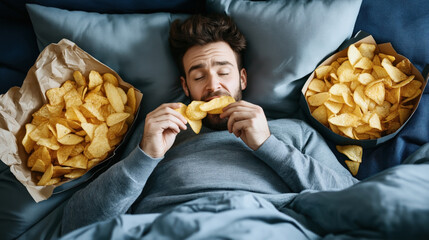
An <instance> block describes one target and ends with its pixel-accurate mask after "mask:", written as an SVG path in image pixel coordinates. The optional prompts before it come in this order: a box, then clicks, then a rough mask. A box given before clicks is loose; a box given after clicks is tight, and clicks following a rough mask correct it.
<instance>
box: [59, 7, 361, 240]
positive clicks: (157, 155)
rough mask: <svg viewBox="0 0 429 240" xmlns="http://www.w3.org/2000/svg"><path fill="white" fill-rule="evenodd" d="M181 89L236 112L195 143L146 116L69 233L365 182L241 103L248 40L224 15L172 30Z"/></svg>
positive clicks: (69, 210) (91, 189) (72, 207)
mask: <svg viewBox="0 0 429 240" xmlns="http://www.w3.org/2000/svg"><path fill="white" fill-rule="evenodd" d="M170 45H171V48H172V53H173V56H174V57H175V59H176V60H177V62H178V64H179V69H180V72H181V77H180V80H181V85H182V88H183V90H184V92H185V94H186V95H187V96H188V97H189V98H190V99H191V100H203V101H209V100H210V99H213V98H216V97H219V96H223V95H229V96H233V97H234V98H235V99H236V100H237V102H235V103H232V104H230V105H229V106H227V107H225V108H224V109H223V113H222V114H220V115H210V114H209V115H208V116H207V117H206V118H205V119H204V127H203V129H202V130H201V132H200V134H198V135H196V134H195V133H193V132H192V131H191V130H190V129H188V128H187V126H186V124H187V122H186V119H185V118H184V117H183V116H182V115H181V114H180V113H178V112H177V111H175V109H177V108H179V106H180V104H179V103H166V104H163V105H161V106H159V107H158V108H157V109H155V110H154V111H153V112H151V113H149V114H147V116H146V120H145V125H144V132H143V137H142V140H141V142H140V144H139V146H136V148H135V149H134V150H133V151H132V152H131V153H130V154H129V156H127V157H126V158H124V159H123V160H122V161H120V162H118V163H117V164H115V165H114V166H112V167H111V168H110V169H108V170H107V171H106V172H104V173H103V174H102V175H100V176H99V177H98V178H97V179H95V180H94V181H93V182H92V183H90V184H89V185H88V186H87V187H86V188H84V189H82V190H81V191H79V192H77V193H76V194H74V196H73V197H72V198H71V199H70V201H69V202H68V204H67V206H66V208H65V212H64V218H63V223H62V224H63V225H62V230H63V233H67V232H69V231H71V230H73V229H76V228H78V227H82V226H85V225H89V224H91V223H94V222H98V221H103V220H108V219H112V218H114V217H117V216H119V215H121V214H124V213H132V214H143V213H161V212H164V211H166V210H168V209H171V208H173V207H175V206H178V205H179V204H182V203H185V202H188V201H191V200H194V199H199V198H203V197H212V196H219V195H222V196H223V194H227V193H231V192H232V193H251V194H254V195H257V196H262V197H263V198H265V199H267V200H268V201H270V202H272V203H273V204H274V205H276V199H277V197H278V196H279V195H281V194H284V193H298V192H301V191H303V190H306V189H314V190H327V189H332V190H333V189H343V188H345V187H348V186H351V185H353V184H354V183H356V182H357V180H356V179H354V178H353V177H352V176H351V175H350V173H348V171H346V170H345V169H344V168H343V167H342V166H341V165H340V164H339V163H338V161H337V160H336V158H335V156H334V155H333V153H332V152H331V151H330V150H329V148H328V147H327V145H326V144H325V143H324V141H323V139H322V138H321V137H320V136H319V135H318V134H317V133H316V132H315V131H314V130H313V129H311V128H310V127H308V126H307V125H306V124H305V123H303V122H301V121H298V120H286V119H283V120H275V121H269V123H268V121H267V119H266V117H265V115H264V112H263V110H262V108H261V107H259V106H257V105H254V104H252V103H249V102H246V101H243V100H241V91H242V90H243V89H245V88H246V86H247V75H246V70H245V69H244V68H243V67H242V61H241V54H242V51H243V50H244V48H245V39H244V37H243V35H242V34H241V33H240V32H239V31H238V29H237V27H236V25H235V24H234V23H233V22H232V20H231V19H230V18H229V17H227V16H224V15H210V16H201V15H196V16H192V17H191V18H189V19H187V20H186V21H184V22H183V23H181V22H178V21H176V22H174V23H173V24H172V26H171V30H170Z"/></svg>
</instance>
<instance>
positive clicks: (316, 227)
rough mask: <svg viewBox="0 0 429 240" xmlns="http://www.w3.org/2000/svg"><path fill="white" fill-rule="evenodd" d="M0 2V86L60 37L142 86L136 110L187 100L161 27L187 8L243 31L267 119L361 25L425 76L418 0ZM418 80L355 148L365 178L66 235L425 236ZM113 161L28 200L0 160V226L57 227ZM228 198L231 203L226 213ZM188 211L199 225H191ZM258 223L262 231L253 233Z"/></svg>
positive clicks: (11, 235) (33, 233)
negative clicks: (400, 117)
mask: <svg viewBox="0 0 429 240" xmlns="http://www.w3.org/2000/svg"><path fill="white" fill-rule="evenodd" d="M26 3H32V4H31V5H26ZM0 9H1V10H0V13H1V17H0V22H1V24H0V30H1V33H2V38H1V39H0V43H1V44H0V47H1V52H2V54H0V80H1V83H0V93H1V94H7V92H8V90H9V89H10V88H12V87H14V86H18V87H19V86H21V84H22V82H23V80H24V79H25V76H26V74H27V72H28V70H29V68H30V67H31V66H32V65H33V64H34V62H35V61H36V59H37V56H38V54H39V53H40V51H41V50H43V49H44V47H46V46H47V45H48V44H50V43H56V42H58V41H59V40H61V39H62V38H67V39H70V40H72V41H74V42H75V43H76V44H78V45H79V46H80V47H81V48H82V49H84V50H85V51H87V52H88V53H90V54H91V55H92V56H94V57H96V58H97V59H99V60H100V61H101V62H103V63H105V64H106V65H108V66H109V67H111V68H112V69H113V70H115V71H116V72H117V73H118V74H119V75H121V76H122V77H123V79H124V80H126V81H128V82H130V83H132V84H133V85H134V86H135V87H137V88H138V89H139V90H141V91H142V92H143V94H144V97H143V102H144V104H143V105H144V106H143V107H142V108H141V109H140V115H139V119H140V120H142V119H143V118H144V115H145V114H146V113H148V112H149V111H151V110H152V109H154V108H155V107H156V106H158V105H159V104H160V103H162V102H169V101H185V98H184V95H183V94H182V93H181V90H180V86H179V84H178V81H172V79H178V78H177V75H178V72H177V70H176V69H175V66H174V63H173V61H172V59H170V57H169V53H168V45H167V37H168V26H169V23H170V22H171V21H172V20H174V19H177V18H185V17H186V16H188V15H189V14H193V13H202V12H224V13H226V14H228V15H231V16H232V17H233V19H234V20H235V21H236V23H237V25H238V26H239V28H240V29H241V31H242V32H243V33H244V35H245V36H246V37H247V39H248V51H247V52H246V55H245V66H246V68H247V69H248V74H249V81H253V82H254V83H253V85H249V86H252V87H250V88H249V89H247V90H246V92H245V93H244V94H245V95H244V98H245V99H247V100H249V101H251V102H254V103H257V104H259V105H261V106H262V107H263V108H264V111H265V113H266V115H267V117H269V118H273V119H277V118H298V119H303V120H304V121H308V119H306V117H305V115H304V114H303V113H302V109H300V108H299V105H298V104H297V102H298V101H299V97H300V95H299V94H300V88H301V87H302V85H303V84H304V83H305V80H306V79H307V78H308V75H309V74H310V73H311V72H312V71H313V70H314V68H315V67H316V66H317V65H318V64H319V63H320V62H321V61H323V60H324V59H325V58H326V57H328V56H329V55H331V54H332V53H334V52H336V51H337V50H338V49H339V48H340V47H341V46H344V44H345V43H346V44H349V43H350V42H353V41H356V40H357V39H356V38H354V37H356V36H357V33H358V32H359V31H365V32H367V33H369V34H371V35H372V36H373V37H374V38H375V40H376V41H377V42H378V43H384V42H391V43H392V45H393V47H394V48H395V50H396V51H397V52H398V53H399V54H401V55H404V56H406V57H407V58H409V60H410V61H411V62H412V63H413V64H414V66H416V67H417V68H418V70H419V71H421V72H422V74H423V77H424V78H425V79H427V76H428V75H427V74H428V70H429V69H428V68H427V67H426V64H428V63H429V47H428V46H429V42H428V41H429V40H427V39H429V15H428V13H429V4H427V3H426V1H424V0H415V1H411V2H407V4H406V5H404V4H403V1H400V0H394V1H387V0H383V1H370V0H363V1H360V0H359V1H357V0H349V1H308V2H305V1H274V0H272V1H244V0H243V1H227V0H224V1H214V0H208V1H206V2H204V1H198V0H175V1H131V0H129V1H128V0H127V1H110V0H97V1H68V0H66V1H60V2H58V1H50V0H35V1H12V0H6V1H2V2H1V3H0ZM286 23H287V24H286ZM147 36H151V37H147ZM285 56H288V57H285ZM154 62H156V63H157V64H153V63H154ZM250 76H252V77H250ZM267 79H268V80H267ZM160 89H164V90H165V91H161V90H160ZM428 91H429V90H428V89H427V88H426V89H425V91H424V92H423V95H422V98H421V100H420V105H419V107H418V108H417V110H416V112H415V113H414V114H413V116H412V118H411V119H410V120H409V121H408V123H407V125H406V126H405V127H404V128H402V129H401V131H400V132H399V133H398V134H397V135H396V136H395V137H394V138H393V139H391V140H389V141H387V142H385V143H382V144H379V145H377V146H375V147H372V148H366V149H364V155H363V162H362V164H361V166H360V169H359V172H358V174H357V176H356V177H357V178H358V179H360V180H365V181H364V182H361V183H360V184H356V185H355V186H353V187H351V188H348V189H345V190H342V191H338V192H312V191H309V192H303V193H300V194H295V195H291V196H289V197H288V199H287V201H286V200H285V202H284V204H285V206H287V208H284V212H283V214H279V212H278V211H276V210H275V209H273V208H272V206H271V205H270V204H269V203H267V202H265V201H264V200H263V199H259V198H257V197H254V196H252V195H244V196H235V195H233V196H228V198H213V199H203V200H201V201H202V202H190V203H187V204H185V205H183V206H181V207H179V208H175V209H173V210H171V211H169V212H167V213H164V214H152V215H143V216H134V215H122V216H119V217H118V218H116V219H112V220H111V221H106V222H100V223H97V224H95V225H92V226H89V227H84V228H82V229H78V230H76V231H75V232H73V233H72V234H69V235H67V236H66V238H65V239H75V238H82V239H88V238H100V239H104V238H116V237H118V238H125V237H129V238H132V239H134V238H140V237H142V236H145V237H147V238H148V239H151V238H155V239H156V238H157V237H158V238H159V237H161V236H163V237H166V238H168V237H169V238H176V239H177V238H184V237H186V236H185V235H180V234H182V233H183V232H188V233H192V234H191V235H187V236H188V238H195V239H197V238H198V239H200V238H210V237H212V236H213V234H214V233H216V232H217V233H219V231H218V229H225V231H223V233H222V234H224V235H217V236H218V237H219V238H221V237H224V238H233V239H250V236H251V237H253V238H254V239H266V238H272V239H278V238H280V237H279V236H283V237H284V236H286V235H284V234H289V235H288V236H290V238H292V239H301V238H302V239H317V238H321V237H324V238H326V239H337V238H343V239H355V238H356V239H360V238H368V239H372V238H373V239H380V238H398V239H405V238H413V239H427V238H428V237H429V230H428V228H427V225H428V224H429V204H427V199H429V190H428V189H429V174H427V172H428V171H429V168H428V167H429V165H428V162H429V144H428V142H429V124H427V120H426V119H427V116H429V108H428V107H427V106H428V104H429V92H428ZM0 98H1V97H0ZM141 129H142V126H141V124H140V125H139V124H136V126H135V130H134V134H131V136H130V137H129V138H128V139H127V140H126V141H127V144H126V145H129V146H131V145H133V144H134V145H135V144H136V143H137V142H136V141H137V140H136V139H137V138H138V136H139V131H141ZM327 143H328V145H329V146H330V147H331V149H332V150H333V152H334V153H335V154H336V157H337V158H338V160H339V161H340V162H341V163H342V164H343V165H344V167H346V166H345V164H344V159H345V156H344V155H342V154H339V153H338V152H337V151H336V150H335V143H333V142H330V141H329V140H327ZM127 151H130V149H129V148H127V147H125V148H124V149H123V150H121V152H120V153H119V154H117V158H116V160H120V156H121V154H126V153H127ZM0 154H1V155H2V154H4V153H0ZM1 155H0V156H1ZM111 164H113V162H110V163H107V164H104V165H103V166H102V167H100V168H99V171H96V172H93V173H92V174H91V175H90V176H86V177H83V178H81V179H78V180H75V181H73V182H72V183H69V184H65V185H64V186H62V187H61V188H59V189H58V190H57V191H55V192H54V194H53V195H52V197H51V198H49V199H48V200H45V201H42V202H39V203H35V202H34V200H33V199H32V198H31V196H30V195H29V194H28V193H27V191H26V189H25V188H24V187H23V186H22V184H21V183H19V182H18V181H17V180H16V179H15V177H14V176H13V174H12V173H11V172H10V170H9V167H8V166H7V165H6V164H4V163H3V162H1V163H0V192H1V196H2V197H1V198H0V230H1V232H2V234H1V237H0V238H1V239H15V238H18V239H55V238H58V237H59V236H60V234H61V233H60V222H61V218H62V214H63V208H64V205H65V204H66V203H67V199H69V198H70V196H72V195H73V193H75V192H76V191H78V190H79V189H81V188H83V187H85V186H86V185H87V184H88V183H89V182H91V180H93V179H95V178H96V177H97V176H98V175H99V174H101V173H102V172H103V171H104V170H105V169H107V168H108V167H109V166H110V165H111ZM228 199H229V200H228ZM231 199H233V200H231ZM227 200H228V201H227ZM201 205H204V206H222V207H223V209H224V214H220V215H216V216H213V219H212V221H211V222H210V221H205V216H203V215H201V214H200V212H199V211H196V210H195V209H197V207H196V206H201ZM252 206H253V207H252ZM210 209H211V208H209V207H208V208H207V209H200V210H201V212H210V211H211V210H210ZM229 210H234V211H235V212H234V211H233V212H232V214H231V212H230V211H229ZM284 213H285V214H284ZM172 219H173V220H175V221H173V220H172ZM218 219H222V220H225V219H226V220H228V221H226V220H225V221H224V222H223V225H216V226H214V225H213V223H215V222H222V221H219V220H218ZM243 219H247V220H249V221H242V220H243ZM155 220H156V221H155ZM190 222H193V223H197V225H198V226H200V228H199V229H198V228H193V227H191V226H192V225H191V224H189V223H190ZM177 224H181V226H180V227H181V229H180V231H178V233H177V232H171V231H170V232H168V231H166V230H165V229H168V228H175V226H178V225H177ZM252 230H253V231H252ZM286 230H287V231H286ZM267 232H268V233H272V235H271V236H269V235H264V234H263V233H267ZM285 232H286V233H285ZM163 234H164V235H163ZM165 234H167V235H165ZM174 234H177V235H174ZM276 234H278V235H276Z"/></svg>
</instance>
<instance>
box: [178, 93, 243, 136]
mask: <svg viewBox="0 0 429 240" xmlns="http://www.w3.org/2000/svg"><path fill="white" fill-rule="evenodd" d="M233 102H235V99H234V98H233V97H231V96H221V97H218V98H213V99H212V100H210V101H208V102H204V101H196V100H194V101H192V102H191V103H190V104H189V105H188V106H186V105H185V104H183V103H181V106H180V108H178V109H175V110H176V111H178V112H179V113H180V114H182V116H184V117H185V118H186V120H187V121H188V123H189V125H190V126H191V128H192V130H193V131H194V132H195V133H196V134H198V133H200V130H201V127H202V121H201V120H202V119H203V118H205V117H206V116H207V114H221V113H222V112H223V111H222V109H223V108H224V107H226V106H228V105H229V104H231V103H233Z"/></svg>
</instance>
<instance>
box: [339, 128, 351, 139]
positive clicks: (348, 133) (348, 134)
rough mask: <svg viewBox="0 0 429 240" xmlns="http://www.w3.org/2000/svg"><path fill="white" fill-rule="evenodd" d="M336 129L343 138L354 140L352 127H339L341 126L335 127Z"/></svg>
mask: <svg viewBox="0 0 429 240" xmlns="http://www.w3.org/2000/svg"><path fill="white" fill-rule="evenodd" d="M337 127H338V130H340V132H342V133H343V134H344V136H346V137H349V138H354V134H353V128H352V127H341V126H337Z"/></svg>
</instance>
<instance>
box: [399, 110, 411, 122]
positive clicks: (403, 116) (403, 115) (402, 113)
mask: <svg viewBox="0 0 429 240" xmlns="http://www.w3.org/2000/svg"><path fill="white" fill-rule="evenodd" d="M411 112H412V111H411V109H406V108H399V110H398V114H399V121H400V123H401V125H402V124H404V123H405V121H407V119H408V118H409V117H410V116H411Z"/></svg>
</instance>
